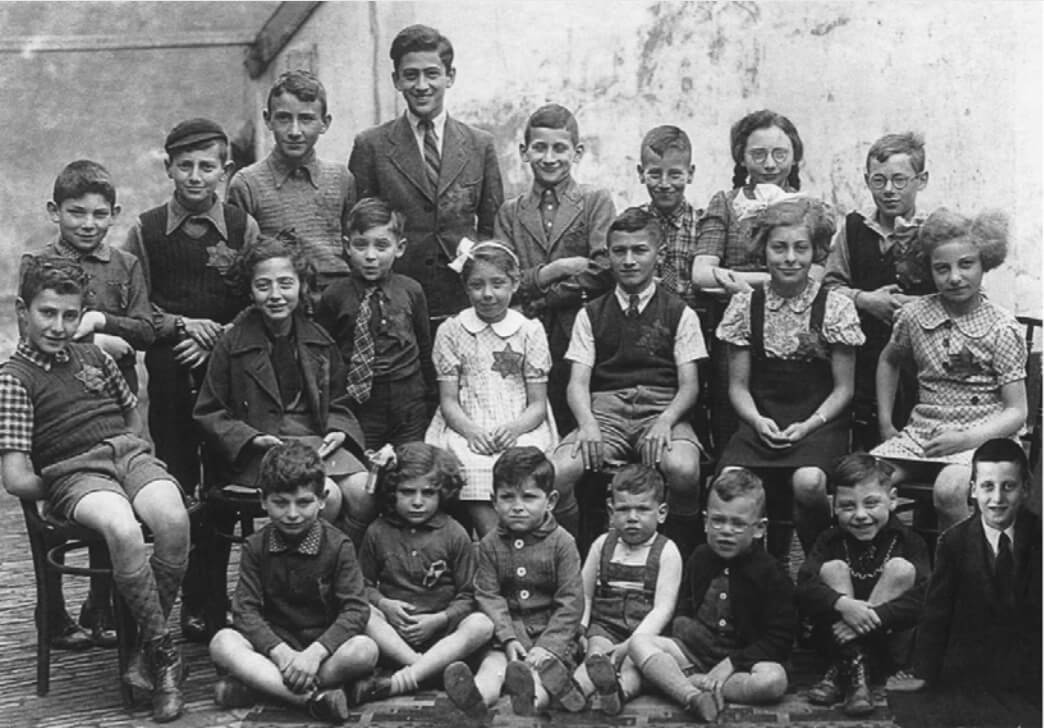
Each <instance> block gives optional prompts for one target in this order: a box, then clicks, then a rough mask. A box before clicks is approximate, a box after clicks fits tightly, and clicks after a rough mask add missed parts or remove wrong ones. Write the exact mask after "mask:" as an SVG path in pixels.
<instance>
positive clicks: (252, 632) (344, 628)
mask: <svg viewBox="0 0 1044 728" xmlns="http://www.w3.org/2000/svg"><path fill="white" fill-rule="evenodd" d="M324 478H325V475H324V471H323V461H322V460H321V459H320V458H319V455H318V453H317V452H316V451H315V450H314V449H313V448H311V447H309V446H308V445H306V444H304V443H302V442H296V441H294V442H287V443H284V444H281V445H276V446H274V447H272V448H271V449H269V450H268V452H266V453H265V456H264V458H262V460H261V467H260V477H259V482H260V486H261V492H262V494H263V498H264V507H265V511H266V512H267V513H268V517H269V518H270V519H271V522H270V523H269V524H268V525H267V526H265V527H264V528H263V529H261V530H260V531H258V532H257V533H255V534H253V535H252V536H250V538H248V539H247V541H246V544H245V545H244V547H243V553H242V556H241V560H240V564H239V583H238V584H237V586H236V593H235V597H234V598H233V601H232V617H233V626H232V627H231V628H225V629H222V630H221V631H219V632H218V633H217V634H216V635H214V638H213V639H212V640H211V642H210V657H211V659H212V660H214V663H215V664H216V665H217V667H218V669H219V670H221V671H223V672H225V673H228V676H227V677H223V678H222V679H221V680H219V681H218V683H217V684H216V685H215V690H214V699H215V701H216V702H217V703H218V704H219V705H221V706H223V707H226V708H233V707H245V706H247V705H250V704H252V703H253V701H254V693H255V691H256V692H259V693H262V694H264V695H269V696H272V697H275V698H278V699H280V700H282V701H284V702H286V703H290V704H291V705H299V706H303V707H307V709H308V712H309V714H310V715H311V716H312V717H313V718H317V719H319V720H327V721H330V722H333V723H340V722H343V721H344V719H345V718H347V717H348V698H347V695H346V693H345V686H346V684H347V683H348V681H349V680H354V679H356V678H359V677H361V676H363V675H367V674H369V673H370V672H371V671H372V670H373V668H374V665H376V664H377V645H376V644H374V642H373V640H371V639H370V638H369V637H367V636H366V635H365V634H363V631H364V630H365V629H366V620H367V619H368V618H369V616H370V608H369V605H368V604H367V603H366V601H365V600H364V599H363V579H362V572H361V571H360V569H359V563H358V562H357V561H356V560H355V547H353V546H352V542H351V541H350V540H349V538H348V537H347V536H346V535H344V534H343V533H342V532H341V531H339V530H337V528H335V527H334V526H332V525H330V523H329V522H327V521H325V520H320V519H319V512H320V511H321V510H322V508H323V504H324V500H325V498H324Z"/></svg>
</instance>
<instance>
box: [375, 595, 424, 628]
mask: <svg viewBox="0 0 1044 728" xmlns="http://www.w3.org/2000/svg"><path fill="white" fill-rule="evenodd" d="M377 608H378V609H380V610H381V613H382V614H383V615H384V618H385V619H387V620H388V624H390V625H391V626H392V627H394V628H395V631H397V632H400V633H401V632H402V631H403V630H404V629H406V627H407V626H409V625H411V624H413V623H414V622H415V621H416V617H414V616H413V612H414V611H415V610H416V607H414V606H413V605H412V604H410V603H409V602H404V601H402V600H401V599H388V598H384V599H381V601H380V602H378V604H377Z"/></svg>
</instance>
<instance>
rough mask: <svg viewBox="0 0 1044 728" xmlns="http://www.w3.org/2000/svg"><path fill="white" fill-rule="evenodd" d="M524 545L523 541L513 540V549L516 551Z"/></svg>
mask: <svg viewBox="0 0 1044 728" xmlns="http://www.w3.org/2000/svg"><path fill="white" fill-rule="evenodd" d="M525 545H526V542H525V541H523V540H522V539H520V538H516V539H515V548H516V549H520V548H522V547H523V546H525Z"/></svg>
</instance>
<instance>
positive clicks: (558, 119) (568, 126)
mask: <svg viewBox="0 0 1044 728" xmlns="http://www.w3.org/2000/svg"><path fill="white" fill-rule="evenodd" d="M538 128H539V129H563V130H565V131H568V132H569V140H570V141H571V142H572V143H573V146H574V147H575V146H576V145H577V144H579V143H580V125H579V124H577V123H576V117H575V116H573V112H572V111H570V110H569V109H567V108H566V107H564V106H561V105H560V104H544V105H543V106H541V107H540V108H539V109H537V110H536V111H534V112H533V114H532V115H531V116H530V117H529V121H527V122H526V129H525V131H524V132H523V139H524V141H525V143H526V144H529V140H530V138H531V137H532V133H531V132H532V130H533V129H538Z"/></svg>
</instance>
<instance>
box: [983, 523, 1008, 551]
mask: <svg viewBox="0 0 1044 728" xmlns="http://www.w3.org/2000/svg"><path fill="white" fill-rule="evenodd" d="M982 530H983V531H985V532H986V541H987V542H989V544H990V548H991V549H993V555H994V556H996V555H997V549H998V548H1000V535H1001V532H1000V531H999V530H998V529H996V528H994V527H993V526H988V525H986V521H985V520H983V522H982ZM1004 533H1006V534H1008V541H1009V544H1010V546H1011V548H1012V550H1013V551H1014V549H1015V524H1014V523H1012V524H1011V525H1010V526H1008V527H1007V528H1005V529H1004Z"/></svg>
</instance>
